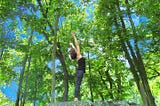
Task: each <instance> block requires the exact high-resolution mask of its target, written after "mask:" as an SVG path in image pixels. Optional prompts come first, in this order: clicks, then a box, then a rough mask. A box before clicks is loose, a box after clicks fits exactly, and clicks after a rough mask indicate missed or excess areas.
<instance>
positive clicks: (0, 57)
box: [0, 47, 4, 61]
mask: <svg viewBox="0 0 160 106" xmlns="http://www.w3.org/2000/svg"><path fill="white" fill-rule="evenodd" d="M3 51H4V50H3V47H2V51H1V55H0V61H1V59H2V56H3Z"/></svg>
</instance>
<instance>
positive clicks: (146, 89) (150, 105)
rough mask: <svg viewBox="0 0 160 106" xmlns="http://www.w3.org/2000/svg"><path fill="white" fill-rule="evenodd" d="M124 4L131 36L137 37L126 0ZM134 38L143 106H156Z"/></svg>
mask: <svg viewBox="0 0 160 106" xmlns="http://www.w3.org/2000/svg"><path fill="white" fill-rule="evenodd" d="M125 3H126V5H127V15H128V17H129V21H130V23H131V27H132V30H133V35H135V36H136V37H137V33H136V29H135V26H134V23H133V20H132V18H131V15H130V14H131V12H130V4H129V2H128V0H125ZM136 37H135V42H134V44H135V51H136V52H135V53H136V55H137V61H136V63H135V64H136V65H137V68H138V71H139V75H140V77H141V79H142V84H143V86H142V87H144V88H143V91H144V92H145V95H146V99H147V101H146V103H145V105H146V106H156V105H155V102H154V97H153V95H152V93H151V90H150V87H149V83H148V79H147V74H146V71H145V67H144V63H143V60H142V57H141V54H140V52H139V48H138V42H137V38H136Z"/></svg>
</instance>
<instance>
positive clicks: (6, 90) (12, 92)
mask: <svg viewBox="0 0 160 106" xmlns="http://www.w3.org/2000/svg"><path fill="white" fill-rule="evenodd" d="M73 1H74V0H73ZM77 5H79V2H77ZM93 9H94V6H93V5H91V6H90V7H89V8H87V9H86V12H87V13H88V14H89V15H88V17H87V18H89V19H93V13H92V11H91V10H93ZM25 12H26V13H27V14H30V12H29V11H27V10H25ZM36 14H37V17H40V16H39V15H40V13H39V12H36ZM15 19H16V20H17V21H18V25H17V28H18V29H19V30H20V31H22V26H23V23H22V22H21V20H20V18H19V17H18V16H16V17H15ZM63 19H64V17H61V19H60V20H63ZM126 19H127V17H126ZM132 19H133V21H134V24H135V26H138V25H139V23H142V22H144V23H145V22H146V21H147V18H146V17H143V16H138V15H136V14H132ZM60 22H62V21H60ZM10 23H12V20H11V19H7V20H6V22H4V23H3V27H4V31H5V30H7V29H6V26H8V24H10ZM60 25H61V23H60ZM33 34H35V35H36V36H37V39H38V40H41V39H42V38H43V35H42V34H39V33H38V32H33ZM10 35H12V37H14V36H13V35H14V32H11V33H9V34H8V35H6V36H7V37H9V36H10ZM20 36H21V39H23V38H25V37H26V36H27V35H25V34H21V35H20ZM12 37H11V38H12ZM132 43H133V42H132ZM47 64H48V67H49V68H51V64H52V62H48V63H47ZM56 64H57V65H58V64H60V63H59V61H56ZM17 71H19V72H20V69H17ZM0 89H1V91H2V93H3V94H4V95H6V97H7V98H9V99H10V100H11V101H15V100H16V92H17V89H18V85H17V83H16V82H14V81H12V82H11V83H10V84H9V85H6V86H0Z"/></svg>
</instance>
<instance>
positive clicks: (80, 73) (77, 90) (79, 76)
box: [74, 70, 84, 98]
mask: <svg viewBox="0 0 160 106" xmlns="http://www.w3.org/2000/svg"><path fill="white" fill-rule="evenodd" d="M83 74H84V71H83V70H77V71H76V84H75V85H76V86H75V91H74V97H76V98H78V97H79V93H80V86H81V82H82V79H83Z"/></svg>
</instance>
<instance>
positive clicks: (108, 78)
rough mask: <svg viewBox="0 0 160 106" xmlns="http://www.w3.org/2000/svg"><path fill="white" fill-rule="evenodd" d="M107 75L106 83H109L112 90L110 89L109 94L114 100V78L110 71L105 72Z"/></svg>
mask: <svg viewBox="0 0 160 106" xmlns="http://www.w3.org/2000/svg"><path fill="white" fill-rule="evenodd" d="M105 74H106V81H109V86H110V88H109V89H108V92H109V95H110V98H111V99H114V96H113V93H112V90H113V83H112V82H113V81H112V78H111V76H110V74H109V70H107V71H105Z"/></svg>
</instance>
